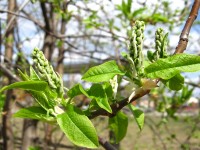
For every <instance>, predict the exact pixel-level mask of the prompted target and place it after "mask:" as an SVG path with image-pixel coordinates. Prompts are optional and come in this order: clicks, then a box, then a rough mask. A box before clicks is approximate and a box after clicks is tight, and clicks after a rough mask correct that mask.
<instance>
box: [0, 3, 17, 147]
mask: <svg viewBox="0 0 200 150" xmlns="http://www.w3.org/2000/svg"><path fill="white" fill-rule="evenodd" d="M15 7H16V1H15V0H10V1H8V10H9V11H11V12H14V11H15ZM11 20H12V15H11V14H8V16H7V24H9V23H10V21H11ZM14 25H15V20H14V21H13V22H12V23H11V24H10V26H8V27H7V30H6V33H5V39H6V42H5V58H6V59H8V60H9V61H10V62H12V55H13V43H14ZM10 83H11V79H9V78H8V77H4V78H3V85H4V86H5V85H7V84H10ZM11 99H12V90H8V91H7V92H6V100H5V104H4V108H3V112H4V115H3V116H2V138H3V149H4V150H13V149H14V135H13V131H12V124H11Z"/></svg>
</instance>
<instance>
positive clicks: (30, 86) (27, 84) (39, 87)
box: [0, 81, 47, 93]
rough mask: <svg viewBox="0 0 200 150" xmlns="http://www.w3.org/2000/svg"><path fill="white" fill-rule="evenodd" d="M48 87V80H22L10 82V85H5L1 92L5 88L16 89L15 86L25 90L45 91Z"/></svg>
mask: <svg viewBox="0 0 200 150" xmlns="http://www.w3.org/2000/svg"><path fill="white" fill-rule="evenodd" d="M46 87H47V82H44V81H21V82H16V83H13V84H10V85H8V86H4V87H3V88H2V89H1V90H0V93H1V92H3V91H5V90H9V89H14V88H20V89H24V90H34V91H44V90H45V89H46Z"/></svg>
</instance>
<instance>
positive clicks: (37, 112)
mask: <svg viewBox="0 0 200 150" xmlns="http://www.w3.org/2000/svg"><path fill="white" fill-rule="evenodd" d="M13 116H14V117H19V118H28V119H37V120H41V121H45V122H49V123H50V122H52V123H53V122H55V119H54V117H53V116H48V115H47V111H46V110H44V109H43V108H42V107H39V106H32V107H28V108H22V109H20V110H19V111H18V112H16V113H15V114H14V115H13Z"/></svg>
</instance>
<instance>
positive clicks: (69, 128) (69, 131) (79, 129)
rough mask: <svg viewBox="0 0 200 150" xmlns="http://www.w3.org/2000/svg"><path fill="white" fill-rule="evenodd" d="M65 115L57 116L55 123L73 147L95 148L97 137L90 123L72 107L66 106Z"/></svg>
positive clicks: (81, 113)
mask: <svg viewBox="0 0 200 150" xmlns="http://www.w3.org/2000/svg"><path fill="white" fill-rule="evenodd" d="M66 110H67V111H66V113H63V114H60V115H57V122H58V125H59V126H60V128H61V130H62V131H63V132H64V133H65V135H66V136H67V137H68V139H69V140H70V141H71V142H72V143H74V144H75V145H78V146H82V147H87V148H97V147H98V146H99V143H98V137H97V133H96V130H95V128H94V126H93V125H92V122H91V121H90V120H89V119H88V118H87V117H86V116H85V115H84V113H83V112H82V111H81V110H80V109H79V108H77V107H74V106H73V105H68V106H67V108H66Z"/></svg>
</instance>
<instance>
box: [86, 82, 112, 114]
mask: <svg viewBox="0 0 200 150" xmlns="http://www.w3.org/2000/svg"><path fill="white" fill-rule="evenodd" d="M88 95H89V97H90V98H92V99H95V100H96V102H97V104H98V105H99V107H101V108H103V109H105V110H106V111H108V112H109V113H112V109H111V107H110V104H109V103H108V98H107V95H106V92H105V90H104V89H103V87H102V85H101V84H94V85H92V86H91V88H90V90H89V91H88Z"/></svg>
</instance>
